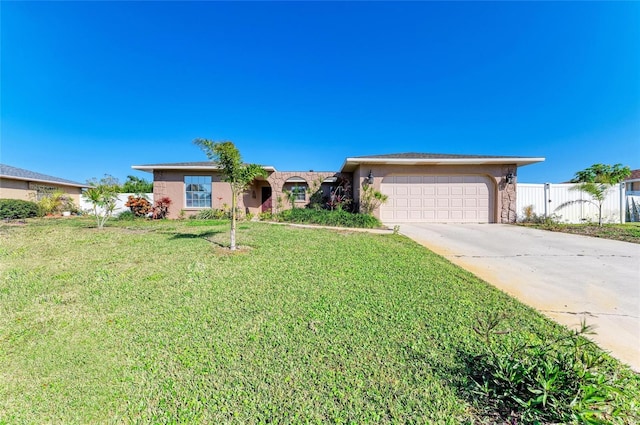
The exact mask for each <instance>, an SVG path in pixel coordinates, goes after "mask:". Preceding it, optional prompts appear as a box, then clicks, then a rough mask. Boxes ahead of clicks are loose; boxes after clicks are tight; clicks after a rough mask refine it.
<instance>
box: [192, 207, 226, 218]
mask: <svg viewBox="0 0 640 425" xmlns="http://www.w3.org/2000/svg"><path fill="white" fill-rule="evenodd" d="M194 218H195V219H196V220H222V219H225V218H230V217H229V214H228V213H227V212H226V211H225V210H223V209H218V208H215V209H214V208H207V209H204V210H200V211H198V213H197V214H196V215H195V217H194Z"/></svg>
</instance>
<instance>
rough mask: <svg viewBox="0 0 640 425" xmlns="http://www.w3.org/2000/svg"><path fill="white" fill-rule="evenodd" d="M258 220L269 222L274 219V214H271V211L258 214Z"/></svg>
mask: <svg viewBox="0 0 640 425" xmlns="http://www.w3.org/2000/svg"><path fill="white" fill-rule="evenodd" d="M258 218H260V220H261V221H269V220H272V219H273V213H271V211H264V212H261V213H260V214H258Z"/></svg>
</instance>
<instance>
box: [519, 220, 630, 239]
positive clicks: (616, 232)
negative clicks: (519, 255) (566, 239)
mask: <svg viewBox="0 0 640 425" xmlns="http://www.w3.org/2000/svg"><path fill="white" fill-rule="evenodd" d="M520 225H523V226H527V227H533V228H535V229H542V230H550V231H552V232H563V233H572V234H574V235H583V236H592V237H596V238H603V239H613V240H617V241H624V242H633V243H640V223H624V224H603V225H602V226H598V225H597V224H592V223H590V224H567V223H554V222H549V223H535V224H534V223H520Z"/></svg>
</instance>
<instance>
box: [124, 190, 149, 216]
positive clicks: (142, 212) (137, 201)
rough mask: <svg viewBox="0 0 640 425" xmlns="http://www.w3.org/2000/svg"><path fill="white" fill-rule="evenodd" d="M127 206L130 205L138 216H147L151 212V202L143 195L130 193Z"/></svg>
mask: <svg viewBox="0 0 640 425" xmlns="http://www.w3.org/2000/svg"><path fill="white" fill-rule="evenodd" d="M124 206H125V207H129V209H130V210H131V212H132V213H133V215H135V216H136V217H146V216H147V214H149V213H150V212H151V203H150V202H149V201H148V200H147V198H145V197H143V196H133V195H129V198H128V200H127V203H126V204H124Z"/></svg>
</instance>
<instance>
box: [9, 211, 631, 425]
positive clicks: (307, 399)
mask: <svg viewBox="0 0 640 425" xmlns="http://www.w3.org/2000/svg"><path fill="white" fill-rule="evenodd" d="M207 224H208V225H201V224H199V223H198V224H196V222H192V221H159V222H157V221H156V222H151V221H142V220H135V221H133V222H116V221H110V222H108V224H107V227H106V228H105V229H103V230H97V229H95V228H93V227H92V226H93V225H94V223H93V222H92V221H91V220H88V219H70V220H62V219H60V220H37V219H35V220H33V221H28V222H27V224H26V225H11V224H9V225H7V224H3V225H0V423H11V424H13V423H66V424H72V423H78V424H80V423H82V424H84V423H266V422H278V423H299V422H303V423H451V424H457V423H474V421H475V423H479V422H478V421H481V420H482V418H480V417H479V416H478V411H477V410H476V408H475V407H476V406H474V400H473V397H470V394H469V392H468V391H466V390H465V388H466V387H467V386H468V377H467V376H466V375H465V374H464V371H465V365H466V364H468V362H469V360H470V359H472V358H473V356H474V355H476V354H477V353H479V352H481V345H480V344H481V342H480V341H479V340H478V338H476V336H475V335H474V333H473V331H472V326H473V325H474V324H475V323H476V318H477V317H478V316H479V315H482V314H484V313H486V312H503V313H505V314H508V315H509V316H510V317H511V320H510V325H511V326H512V327H513V329H516V330H517V331H518V332H520V331H522V332H524V331H535V332H538V333H541V334H548V335H558V334H560V333H562V332H565V331H564V330H563V328H561V327H559V326H557V325H555V324H553V323H552V322H549V321H548V320H546V319H544V318H543V317H542V316H541V315H539V314H538V313H536V312H534V311H532V310H531V309H529V308H527V307H525V306H523V305H522V304H520V303H518V302H517V301H515V300H513V299H512V298H510V297H508V296H506V295H505V294H503V293H502V292H499V291H497V290H495V289H494V288H492V287H491V286H489V285H487V284H486V283H484V282H482V281H480V280H478V279H477V278H475V277H474V276H472V275H471V274H470V273H468V272H466V271H463V270H461V269H459V268H457V267H456V266H454V265H452V264H451V263H449V262H448V261H447V260H445V259H443V258H442V257H439V256H437V255H435V254H433V253H431V252H429V251H427V250H426V249H424V248H423V247H421V246H419V245H417V244H415V243H413V242H412V241H410V240H408V239H406V238H404V237H402V236H399V235H373V234H363V233H359V232H335V231H329V230H322V229H299V228H290V227H286V226H273V225H269V224H265V223H246V224H245V223H243V224H242V226H240V227H239V231H238V243H239V245H240V250H239V252H237V253H233V254H232V253H230V252H229V251H227V250H225V249H224V248H223V247H224V246H227V244H228V224H226V223H224V222H222V223H221V222H215V221H212V222H209V223H207ZM608 362H609V363H608V366H607V367H609V368H610V369H611V370H614V371H617V373H618V381H617V382H618V384H619V386H620V387H621V388H622V389H623V391H622V392H621V396H620V399H619V400H617V401H616V403H617V405H618V406H619V407H620V408H621V409H622V410H624V411H627V414H628V415H634V414H637V406H635V405H634V404H633V403H634V400H638V399H639V398H640V390H639V388H640V383H639V379H638V376H637V375H635V374H633V373H632V372H630V371H629V370H628V369H625V368H623V367H621V366H620V365H619V364H618V363H617V362H615V361H613V360H611V359H609V360H608ZM635 403H636V404H637V402H635ZM635 418H636V419H637V418H638V417H637V416H635ZM485 419H486V418H485ZM633 420H634V419H633V417H632V419H629V423H632V422H633Z"/></svg>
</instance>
